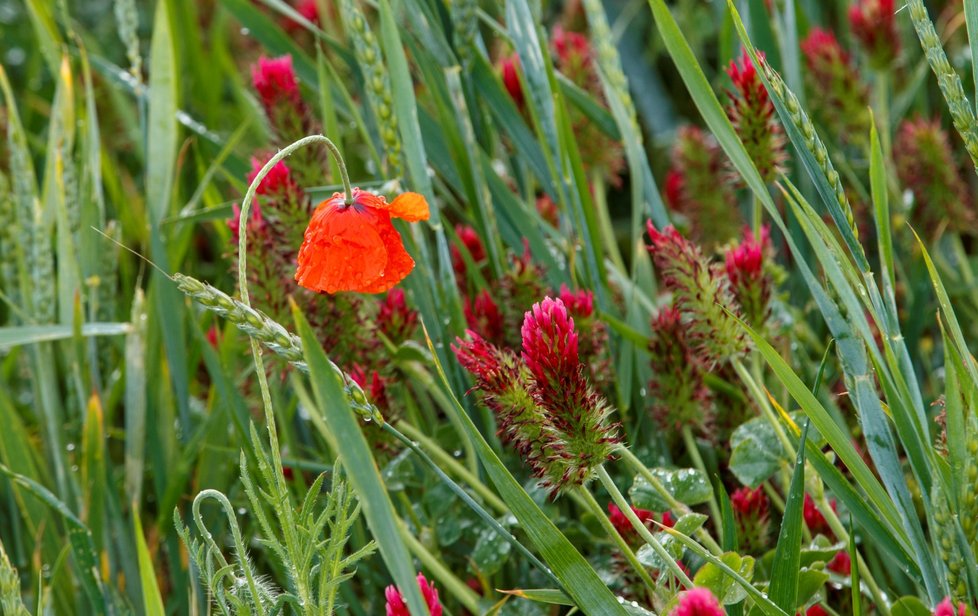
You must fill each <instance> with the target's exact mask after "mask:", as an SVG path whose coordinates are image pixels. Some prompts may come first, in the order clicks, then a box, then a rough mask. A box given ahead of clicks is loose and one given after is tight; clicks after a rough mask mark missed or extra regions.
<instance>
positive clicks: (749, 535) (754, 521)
mask: <svg viewBox="0 0 978 616" xmlns="http://www.w3.org/2000/svg"><path fill="white" fill-rule="evenodd" d="M730 504H731V506H732V508H733V511H734V520H735V523H736V524H737V535H738V537H740V541H741V544H742V547H743V548H744V549H745V550H746V551H747V552H748V553H751V554H760V553H762V552H763V551H764V549H765V548H766V547H767V543H768V536H769V535H770V530H771V523H770V517H769V515H768V512H769V510H770V501H769V500H768V498H767V494H765V493H764V489H763V488H761V487H757V488H754V489H751V488H749V487H742V488H739V489H738V490H736V491H735V492H734V493H733V494H731V495H730Z"/></svg>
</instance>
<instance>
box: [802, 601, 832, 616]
mask: <svg viewBox="0 0 978 616" xmlns="http://www.w3.org/2000/svg"><path fill="white" fill-rule="evenodd" d="M805 616H828V612H826V611H825V608H824V607H822V606H821V605H819V604H818V603H816V604H815V605H813V606H811V607H810V608H808V609H807V610H805Z"/></svg>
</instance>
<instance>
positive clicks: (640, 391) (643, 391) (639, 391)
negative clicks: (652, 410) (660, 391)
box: [638, 387, 648, 398]
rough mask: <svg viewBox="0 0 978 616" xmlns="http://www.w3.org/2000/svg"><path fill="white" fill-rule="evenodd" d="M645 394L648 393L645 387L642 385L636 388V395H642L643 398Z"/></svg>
mask: <svg viewBox="0 0 978 616" xmlns="http://www.w3.org/2000/svg"><path fill="white" fill-rule="evenodd" d="M647 394H648V391H647V390H646V389H645V388H644V387H643V388H642V389H640V390H638V395H640V396H642V397H643V398H644V397H645V396H646V395H647Z"/></svg>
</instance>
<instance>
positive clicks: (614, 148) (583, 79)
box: [550, 26, 625, 186]
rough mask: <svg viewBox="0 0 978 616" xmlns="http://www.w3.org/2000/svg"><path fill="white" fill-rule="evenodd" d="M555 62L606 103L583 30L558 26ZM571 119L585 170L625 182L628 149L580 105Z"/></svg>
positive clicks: (552, 40) (553, 44)
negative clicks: (623, 172) (623, 175)
mask: <svg viewBox="0 0 978 616" xmlns="http://www.w3.org/2000/svg"><path fill="white" fill-rule="evenodd" d="M550 49H551V52H552V54H553V59H554V63H555V64H556V66H557V70H559V71H560V72H561V73H562V74H563V75H564V76H565V77H567V78H568V79H569V80H570V81H572V82H573V83H574V85H576V86H577V87H579V88H581V89H582V90H585V91H586V92H587V93H588V94H590V95H591V96H592V97H594V99H595V100H597V101H600V102H601V103H602V104H604V102H605V95H604V89H603V88H602V86H601V79H600V77H599V76H598V71H597V67H596V63H595V61H594V59H595V57H594V49H593V48H592V47H591V41H590V40H588V38H587V37H586V36H584V35H583V34H581V33H579V32H573V31H571V30H567V29H565V28H563V27H561V26H556V27H555V28H554V29H553V32H552V33H551V35H550ZM568 115H569V118H568V119H569V121H570V124H571V128H572V130H573V132H574V135H575V136H576V138H577V143H578V146H579V148H580V155H581V163H582V164H583V166H584V169H585V171H591V170H596V171H598V172H600V173H601V174H602V175H603V176H605V177H606V178H607V179H608V182H609V183H610V184H611V185H613V186H618V185H620V184H621V173H622V171H623V170H624V168H625V153H624V149H623V147H622V145H621V143H619V142H618V141H616V140H614V139H611V138H610V137H608V135H606V134H605V133H604V131H602V130H601V129H600V128H599V127H598V126H597V125H596V124H595V123H594V122H593V121H592V120H591V118H589V117H588V116H587V115H586V114H584V113H583V112H582V111H581V110H580V109H578V108H577V107H576V106H570V107H568Z"/></svg>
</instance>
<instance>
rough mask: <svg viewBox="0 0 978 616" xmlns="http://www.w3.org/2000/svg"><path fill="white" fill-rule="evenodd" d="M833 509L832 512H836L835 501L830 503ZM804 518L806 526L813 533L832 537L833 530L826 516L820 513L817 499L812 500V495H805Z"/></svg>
mask: <svg viewBox="0 0 978 616" xmlns="http://www.w3.org/2000/svg"><path fill="white" fill-rule="evenodd" d="M829 506H831V507H832V511H835V510H836V504H835V499H832V501H831V502H830V503H829ZM802 517H803V518H804V519H805V526H807V527H808V530H810V531H812V532H813V533H821V534H823V535H826V536H832V529H831V528H830V527H829V523H828V522H827V521H826V520H825V516H824V515H822V512H821V511H819V509H818V506H817V505H816V504H815V499H813V498H812V496H811V495H810V494H805V502H804V505H803V506H802Z"/></svg>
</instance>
